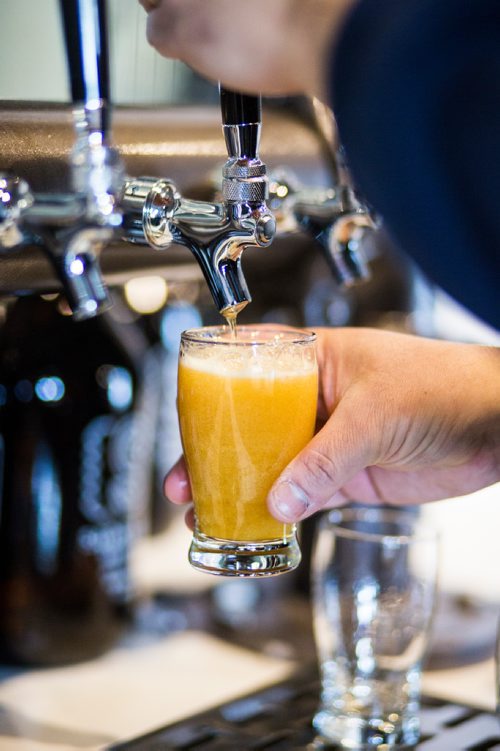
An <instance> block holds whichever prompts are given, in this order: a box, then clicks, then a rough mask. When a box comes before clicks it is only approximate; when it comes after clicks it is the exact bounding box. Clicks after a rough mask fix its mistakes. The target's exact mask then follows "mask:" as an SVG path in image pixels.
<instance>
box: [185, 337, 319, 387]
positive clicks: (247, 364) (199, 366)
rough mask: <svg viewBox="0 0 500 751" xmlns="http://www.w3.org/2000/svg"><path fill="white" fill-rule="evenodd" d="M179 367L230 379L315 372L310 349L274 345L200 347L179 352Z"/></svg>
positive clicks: (313, 356) (284, 376)
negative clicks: (180, 365) (180, 353)
mask: <svg viewBox="0 0 500 751" xmlns="http://www.w3.org/2000/svg"><path fill="white" fill-rule="evenodd" d="M182 362H183V365H184V366H185V367H187V368H192V369H195V370H201V371H204V372H206V373H210V374H212V375H218V376H224V377H230V378H286V377H296V376H298V375H305V374H310V373H313V372H315V371H316V367H317V366H316V358H315V354H314V348H313V347H310V348H304V347H299V348H297V347H294V346H293V344H292V343H290V342H287V343H280V344H278V345H276V346H268V345H266V346H262V345H257V346H244V347H242V346H238V345H234V346H231V344H225V345H224V346H223V347H219V346H213V345H209V346H200V347H193V348H189V349H187V350H184V351H183V355H182Z"/></svg>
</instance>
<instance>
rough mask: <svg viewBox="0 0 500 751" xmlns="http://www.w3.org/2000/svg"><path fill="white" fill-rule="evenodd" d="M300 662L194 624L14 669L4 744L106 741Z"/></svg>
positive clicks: (42, 750)
mask: <svg viewBox="0 0 500 751" xmlns="http://www.w3.org/2000/svg"><path fill="white" fill-rule="evenodd" d="M293 668H294V663H292V662H290V661H288V660H280V659H276V658H273V657H267V656H262V655H259V654H256V653H254V652H251V651H249V650H246V649H242V648H240V647H235V646H233V645H229V644H226V643H225V642H223V641H222V640H220V639H217V638H215V637H213V636H210V635H207V634H205V633H202V632H195V631H190V632H184V633H178V634H173V635H172V636H170V637H168V638H165V639H163V640H162V641H160V642H156V643H155V644H154V645H151V644H149V645H147V646H140V647H136V648H134V649H130V648H127V649H115V650H113V651H112V652H110V653H108V654H107V655H105V656H104V657H102V658H100V659H99V660H94V661H91V662H86V663H83V664H81V665H76V666H75V665H73V666H70V667H64V668H56V669H48V670H39V671H31V672H29V673H26V674H21V675H17V676H13V677H11V678H8V679H6V680H5V681H4V682H3V683H2V684H0V750H1V751H48V750H49V749H51V750H53V749H57V751H67V749H72V750H73V749H95V748H99V747H102V746H104V745H105V744H108V743H111V742H114V741H118V740H126V739H128V738H131V737H135V736H137V735H141V734H143V733H146V732H149V731H151V730H154V729H155V728H158V727H161V726H162V725H166V724H169V723H171V722H174V721H176V720H178V719H181V718H183V717H187V716H190V715H192V714H194V713H196V712H200V711H202V710H205V709H208V708H210V707H212V706H216V705H218V704H220V703H223V702H226V701H229V700H232V699H235V698H236V697H237V696H241V695H243V694H245V693H247V692H251V691H254V690H257V689H259V688H261V687H263V686H265V685H267V684H271V683H273V682H276V681H279V680H283V679H285V678H286V677H288V676H289V675H290V674H291V672H292V671H293ZM16 736H18V739H17V740H16Z"/></svg>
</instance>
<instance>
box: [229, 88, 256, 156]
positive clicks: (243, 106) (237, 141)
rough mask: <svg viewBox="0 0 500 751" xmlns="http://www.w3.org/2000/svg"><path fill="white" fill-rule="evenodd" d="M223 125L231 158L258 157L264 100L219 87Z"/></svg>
mask: <svg viewBox="0 0 500 751" xmlns="http://www.w3.org/2000/svg"><path fill="white" fill-rule="evenodd" d="M219 93H220V107H221V112H222V125H223V131H224V138H225V140H226V147H227V151H228V154H229V158H230V159H234V158H236V159H250V160H254V159H257V158H258V152H259V140H260V126H261V121H262V100H261V97H260V95H257V96H252V95H250V94H241V93H239V92H237V91H231V90H230V89H226V88H224V87H223V86H220V87H219Z"/></svg>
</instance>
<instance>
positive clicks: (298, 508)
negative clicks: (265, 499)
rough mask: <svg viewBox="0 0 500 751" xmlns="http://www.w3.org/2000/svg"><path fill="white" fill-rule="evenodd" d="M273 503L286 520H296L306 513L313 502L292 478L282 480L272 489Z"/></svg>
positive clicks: (280, 515)
mask: <svg viewBox="0 0 500 751" xmlns="http://www.w3.org/2000/svg"><path fill="white" fill-rule="evenodd" d="M270 500H271V504H272V506H273V508H274V510H275V512H276V513H277V514H278V516H279V517H280V518H281V519H283V520H284V521H290V522H296V521H299V519H300V518H301V517H302V516H303V515H304V514H305V513H306V511H307V509H308V508H309V506H310V505H311V502H310V500H309V498H308V497H307V495H306V494H305V493H304V491H303V490H302V489H301V488H299V486H298V485H296V484H295V483H294V482H292V480H282V481H281V482H279V483H278V484H277V485H276V486H275V487H274V488H273V490H272V491H271V495H270Z"/></svg>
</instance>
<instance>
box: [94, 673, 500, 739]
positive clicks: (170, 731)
mask: <svg viewBox="0 0 500 751" xmlns="http://www.w3.org/2000/svg"><path fill="white" fill-rule="evenodd" d="M318 695H319V680H318V677H317V675H316V674H315V672H314V670H313V669H311V670H308V671H306V672H305V673H304V672H301V673H300V674H298V675H297V676H295V677H294V678H292V679H290V680H287V681H284V682H283V683H278V684H276V685H274V686H271V687H268V688H265V689H263V690H261V691H258V692H256V693H253V694H250V695H248V696H246V697H243V698H239V699H237V700H235V701H233V702H230V703H228V704H223V705H222V706H220V707H217V708H215V709H212V710H209V711H208V712H203V713H201V714H198V715H195V716H193V717H191V718H189V719H186V720H182V721H181V722H177V723H175V724H174V725H170V726H167V727H164V728H160V729H159V730H155V731H153V732H151V733H148V734H147V735H144V736H141V737H139V738H136V739H133V740H130V741H127V742H125V743H119V744H115V745H113V746H110V747H109V751H181V749H182V751H187V750H189V749H194V750H195V751H250V750H252V751H260V750H262V751H320V749H333V748H336V747H335V746H331V745H325V744H324V743H322V742H320V741H319V740H318V739H317V738H316V734H315V731H314V729H313V727H312V725H311V721H312V717H313V715H314V713H315V711H316V709H317V705H318ZM421 726H422V729H421V740H420V742H419V744H418V746H416V748H417V749H419V751H500V723H499V721H498V718H496V717H495V716H494V715H492V714H490V713H488V712H482V711H480V710H477V709H472V708H470V707H465V706H461V705H458V704H448V703H445V702H441V701H437V700H434V699H426V698H425V697H424V699H423V702H422V709H421Z"/></svg>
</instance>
